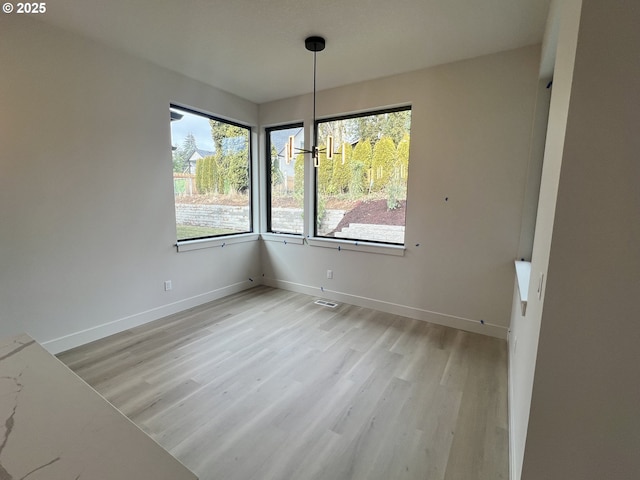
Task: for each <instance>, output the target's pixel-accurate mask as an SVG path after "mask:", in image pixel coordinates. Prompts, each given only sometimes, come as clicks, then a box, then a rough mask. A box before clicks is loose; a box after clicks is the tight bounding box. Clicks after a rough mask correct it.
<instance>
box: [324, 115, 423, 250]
mask: <svg viewBox="0 0 640 480" xmlns="http://www.w3.org/2000/svg"><path fill="white" fill-rule="evenodd" d="M410 129H411V109H410V107H404V108H398V109H393V110H385V111H379V112H373V113H366V114H361V115H351V116H346V117H339V118H332V119H325V120H320V121H318V122H316V132H317V136H318V140H317V145H319V150H320V154H319V158H318V160H319V161H318V167H317V168H316V202H315V207H316V208H315V209H316V212H315V215H316V222H315V224H316V225H315V228H316V236H318V237H330V238H342V239H349V240H354V241H367V242H377V243H388V244H397V245H403V244H404V227H405V217H406V203H407V179H408V174H409V143H410ZM327 144H333V145H334V148H333V153H334V154H333V159H329V158H328V156H329V157H331V155H328V152H327V151H326V146H327Z"/></svg>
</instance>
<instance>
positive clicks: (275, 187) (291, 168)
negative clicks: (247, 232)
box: [266, 124, 304, 235]
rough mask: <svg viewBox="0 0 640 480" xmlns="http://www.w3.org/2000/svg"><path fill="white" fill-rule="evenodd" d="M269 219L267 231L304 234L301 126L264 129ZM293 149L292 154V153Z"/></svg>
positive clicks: (302, 130)
mask: <svg viewBox="0 0 640 480" xmlns="http://www.w3.org/2000/svg"><path fill="white" fill-rule="evenodd" d="M266 137H267V149H266V151H267V176H268V180H269V181H268V188H267V195H268V209H267V211H268V216H267V223H268V224H267V230H268V231H270V232H274V233H292V234H299V235H302V233H303V232H304V215H303V213H304V156H303V155H302V154H297V153H296V148H298V149H303V148H304V128H303V126H302V124H295V125H287V126H283V127H274V128H267V129H266ZM292 149H293V151H291V150H292Z"/></svg>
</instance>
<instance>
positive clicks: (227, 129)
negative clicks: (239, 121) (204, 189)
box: [209, 120, 249, 194]
mask: <svg viewBox="0 0 640 480" xmlns="http://www.w3.org/2000/svg"><path fill="white" fill-rule="evenodd" d="M209 125H210V126H211V138H212V139H213V144H214V147H215V150H216V151H215V161H216V166H217V182H216V183H217V185H216V190H217V191H218V192H219V193H225V194H226V193H230V192H232V191H233V192H245V191H247V190H248V189H249V129H247V128H245V127H239V126H237V125H232V124H230V123H226V122H221V121H219V120H209Z"/></svg>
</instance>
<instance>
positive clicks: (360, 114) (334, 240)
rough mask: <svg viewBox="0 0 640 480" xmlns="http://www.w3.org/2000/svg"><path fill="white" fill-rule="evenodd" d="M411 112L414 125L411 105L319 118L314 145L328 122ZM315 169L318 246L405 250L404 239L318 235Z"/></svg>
mask: <svg viewBox="0 0 640 480" xmlns="http://www.w3.org/2000/svg"><path fill="white" fill-rule="evenodd" d="M406 111H409V112H411V115H412V123H413V106H412V105H411V104H408V105H401V106H396V107H390V108H382V109H374V110H365V111H362V112H357V113H347V114H344V115H336V116H331V117H323V118H317V119H316V120H315V122H314V124H313V138H314V145H318V131H319V124H321V123H328V122H335V121H340V120H349V119H352V118H362V117H370V116H375V115H384V114H386V113H396V112H406ZM409 162H411V158H410V157H409ZM313 169H314V174H313V237H312V238H313V239H314V240H316V242H314V243H316V244H317V246H325V245H323V244H325V243H327V242H329V245H328V246H330V247H331V245H332V244H334V243H338V244H339V243H347V244H349V245H353V246H355V247H357V246H358V245H360V246H364V245H367V246H369V247H370V248H371V250H372V251H379V250H380V249H379V248H376V247H382V248H385V249H386V248H392V249H399V250H400V249H401V250H404V248H405V246H406V243H407V242H406V238H405V239H404V241H403V243H393V242H382V241H379V240H367V239H356V238H348V239H347V238H336V237H327V236H325V235H318V221H317V218H318V203H319V201H318V200H319V199H318V174H319V170H320V169H319V168H315V167H314V168H313ZM408 182H409V171H408V169H407V187H408ZM406 226H407V217H406V212H405V224H404V227H405V229H406Z"/></svg>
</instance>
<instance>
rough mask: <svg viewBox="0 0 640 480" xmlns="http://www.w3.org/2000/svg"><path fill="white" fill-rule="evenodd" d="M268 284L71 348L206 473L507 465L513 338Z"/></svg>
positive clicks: (503, 471)
mask: <svg viewBox="0 0 640 480" xmlns="http://www.w3.org/2000/svg"><path fill="white" fill-rule="evenodd" d="M313 300H315V298H313V297H310V296H306V295H302V294H298V293H292V292H288V291H284V290H278V289H272V288H268V287H262V286H261V287H256V288H254V289H251V290H248V291H245V292H241V293H238V294H235V295H232V296H229V297H226V298H223V299H220V300H218V301H215V302H212V303H209V304H206V305H203V306H200V307H197V308H194V309H192V310H189V311H186V312H182V313H180V314H176V315H173V316H171V317H167V318H165V319H162V320H158V321H156V322H153V323H150V324H147V325H143V326H141V327H138V328H135V329H132V330H128V331H126V332H123V333H120V334H117V335H113V336H111V337H109V338H106V339H103V340H100V341H97V342H93V343H91V344H87V345H84V346H82V347H79V348H76V349H73V350H70V351H68V352H64V353H62V354H60V355H59V358H60V360H62V361H63V362H64V363H66V364H67V365H68V366H69V367H70V368H71V369H73V370H74V371H75V372H76V373H77V374H78V375H79V376H80V377H82V378H83V379H84V380H85V381H86V382H87V383H89V384H90V385H91V386H93V387H94V388H95V389H96V390H97V391H98V392H100V393H101V394H102V395H103V396H104V397H106V398H107V399H108V400H109V401H110V402H111V403H113V404H114V405H115V406H116V407H117V408H118V409H120V410H121V411H122V412H123V413H124V414H125V415H127V416H128V417H129V418H130V419H131V420H132V421H133V422H134V423H136V424H137V425H138V426H140V427H141V428H142V429H143V430H144V431H146V432H147V433H148V434H149V435H150V436H151V437H153V438H154V439H155V440H156V441H157V442H158V443H160V444H161V445H162V446H163V447H165V448H166V449H167V450H168V451H169V452H171V453H172V454H173V455H174V456H176V457H177V458H178V459H179V460H181V461H182V462H183V463H184V464H185V465H186V466H187V467H189V468H190V469H191V470H193V471H194V472H195V473H196V474H197V475H198V476H199V477H200V479H201V480H214V479H215V480H276V479H277V480H285V479H296V480H320V479H322V480H347V479H349V480H356V479H367V480H378V479H379V480H401V479H402V480H404V479H407V480H409V479H422V480H425V479H426V480H485V479H486V480H497V479H506V478H507V477H508V473H507V472H508V465H507V463H508V437H507V371H506V368H507V367H506V343H505V342H504V341H502V340H498V339H494V338H489V337H484V336H481V335H476V334H472V333H467V332H462V331H459V330H454V329H451V328H446V327H442V326H438V325H432V324H429V323H426V322H421V321H417V320H411V319H408V318H404V317H400V316H396V315H391V314H388V313H382V312H378V311H375V310H370V309H366V308H361V307H355V306H352V305H347V304H342V305H340V306H339V307H337V308H335V309H331V308H327V307H322V306H318V305H315V304H313V303H312V302H313Z"/></svg>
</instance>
